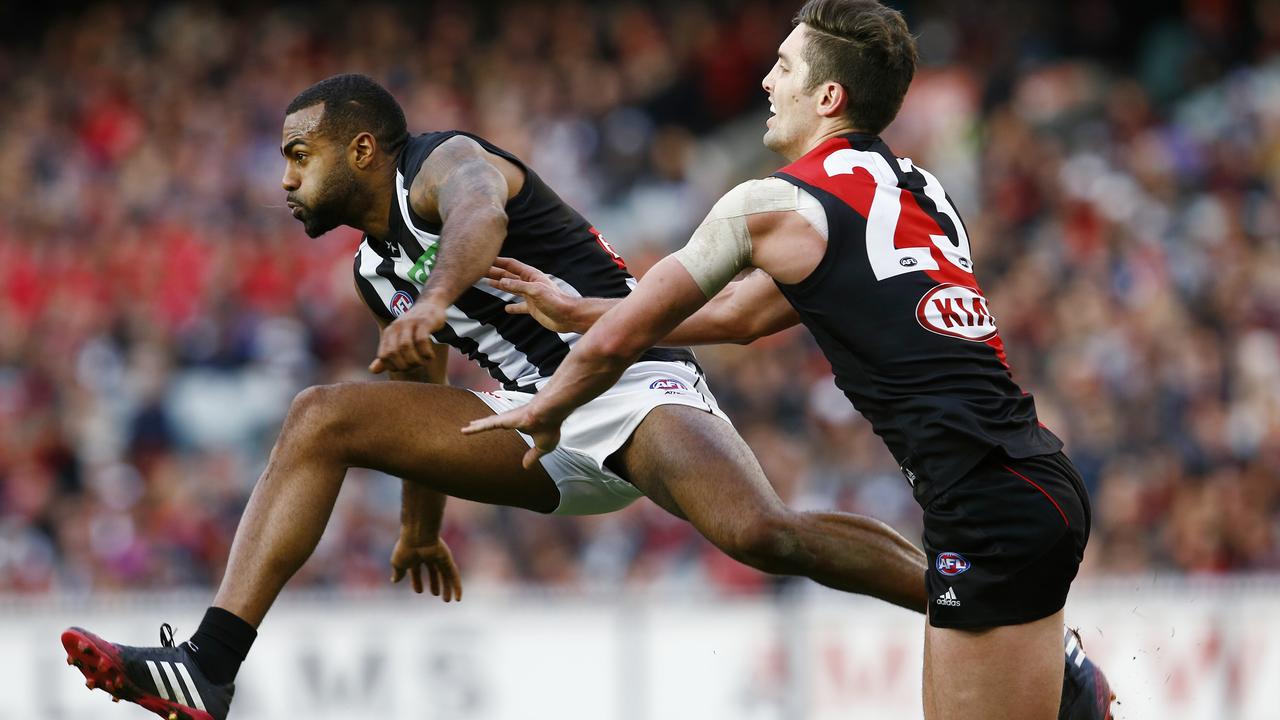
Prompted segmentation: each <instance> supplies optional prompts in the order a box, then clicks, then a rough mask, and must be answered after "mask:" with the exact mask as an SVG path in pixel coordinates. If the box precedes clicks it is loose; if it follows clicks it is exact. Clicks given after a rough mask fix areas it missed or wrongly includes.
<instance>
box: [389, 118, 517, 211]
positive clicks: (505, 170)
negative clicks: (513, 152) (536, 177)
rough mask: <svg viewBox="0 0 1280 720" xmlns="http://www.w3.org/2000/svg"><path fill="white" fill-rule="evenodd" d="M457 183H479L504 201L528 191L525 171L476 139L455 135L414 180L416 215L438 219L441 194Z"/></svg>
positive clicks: (411, 194)
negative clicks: (525, 186) (446, 187)
mask: <svg viewBox="0 0 1280 720" xmlns="http://www.w3.org/2000/svg"><path fill="white" fill-rule="evenodd" d="M495 171H496V172H495ZM455 181H461V182H464V183H467V184H468V185H470V184H471V183H472V182H476V181H478V184H479V185H480V186H487V187H491V188H493V189H494V190H495V191H502V192H504V193H505V195H506V197H505V198H504V200H509V199H511V198H513V197H515V196H516V194H517V193H519V192H520V190H521V188H523V187H524V170H523V169H521V168H520V167H519V166H518V165H516V164H515V163H513V162H511V161H510V160H507V159H506V158H504V157H502V156H500V155H495V154H493V153H491V152H489V151H488V150H486V149H485V148H484V146H483V145H481V144H480V143H478V142H476V141H475V139H473V138H470V137H467V136H466V135H454V136H453V137H451V138H449V139H448V140H445V141H444V142H442V143H440V145H439V146H438V147H437V148H436V149H435V150H432V151H431V154H430V155H428V156H427V158H426V159H425V160H423V162H422V168H421V169H420V170H419V171H418V174H417V176H416V177H414V179H413V185H412V187H410V188H409V201H410V203H411V204H412V206H413V210H414V212H416V213H418V215H420V216H422V217H425V218H435V217H438V216H439V199H440V190H441V189H442V188H443V187H444V186H445V185H446V184H447V183H450V182H455ZM501 185H505V187H499V186H501Z"/></svg>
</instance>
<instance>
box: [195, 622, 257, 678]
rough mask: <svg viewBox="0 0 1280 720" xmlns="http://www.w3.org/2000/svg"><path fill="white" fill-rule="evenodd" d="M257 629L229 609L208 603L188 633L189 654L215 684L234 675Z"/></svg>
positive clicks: (245, 655)
mask: <svg viewBox="0 0 1280 720" xmlns="http://www.w3.org/2000/svg"><path fill="white" fill-rule="evenodd" d="M256 637H258V631H257V630H255V629H254V628H253V626H252V625H250V624H249V623H247V622H245V621H244V620H241V619H240V618H239V617H237V616H235V615H234V614H232V613H229V612H227V611H226V610H223V609H222V608H218V607H211V608H209V609H208V610H206V611H205V613H204V620H201V621H200V627H199V628H197V629H196V632H195V634H194V635H192V636H191V640H190V644H191V646H192V648H191V649H192V656H193V657H194V659H195V661H196V664H197V665H199V666H200V671H201V672H203V673H204V676H205V677H206V678H208V679H209V682H212V683H214V684H216V685H226V684H227V683H229V682H231V681H232V680H235V679H236V673H238V672H240V663H242V662H244V659H245V658H246V657H248V656H249V648H250V647H252V646H253V640H254V638H256Z"/></svg>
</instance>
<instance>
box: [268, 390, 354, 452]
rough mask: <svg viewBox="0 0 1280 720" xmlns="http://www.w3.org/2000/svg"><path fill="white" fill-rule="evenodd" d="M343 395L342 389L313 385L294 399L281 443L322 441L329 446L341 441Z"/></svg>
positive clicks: (286, 418)
mask: <svg viewBox="0 0 1280 720" xmlns="http://www.w3.org/2000/svg"><path fill="white" fill-rule="evenodd" d="M342 392H343V391H342V386H340V385H313V386H311V387H309V388H306V389H305V390H303V391H302V392H300V393H298V394H297V395H296V396H294V398H293V403H291V404H290V405H289V414H288V415H287V416H286V417H285V421H284V427H283V429H282V430H281V432H280V440H281V441H286V440H288V441H296V442H307V441H310V440H317V439H323V440H324V441H325V442H326V443H329V442H333V441H336V440H338V439H341V438H342V436H343V429H342V424H343V421H342V414H341V413H340V412H338V409H339V407H340V405H341V397H340V396H341V394H342Z"/></svg>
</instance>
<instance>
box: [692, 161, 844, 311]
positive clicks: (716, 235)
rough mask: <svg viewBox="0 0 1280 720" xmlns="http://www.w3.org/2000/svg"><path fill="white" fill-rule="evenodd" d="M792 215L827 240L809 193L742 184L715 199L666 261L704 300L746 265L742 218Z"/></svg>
mask: <svg viewBox="0 0 1280 720" xmlns="http://www.w3.org/2000/svg"><path fill="white" fill-rule="evenodd" d="M791 210H795V211H798V212H799V213H800V215H801V216H803V217H804V218H805V219H806V220H808V221H809V223H810V224H811V225H813V227H814V229H815V230H817V231H818V232H819V233H820V234H821V235H822V237H823V238H826V237H827V216H826V213H825V212H823V210H822V205H821V204H820V203H819V202H818V201H817V200H816V199H815V198H814V197H813V196H812V195H810V194H809V193H807V192H804V191H803V190H801V189H800V188H798V187H796V186H795V185H792V184H791V183H789V182H787V181H785V180H782V179H780V178H772V177H771V178H765V179H763V180H748V181H747V182H744V183H742V184H741V185H739V186H737V187H735V188H734V189H732V190H730V191H729V192H727V193H725V194H724V197H722V198H720V200H719V202H717V203H716V204H715V206H714V207H712V208H711V212H709V213H707V217H706V219H704V220H703V221H702V224H701V225H699V226H698V229H697V230H695V231H694V232H693V236H692V237H690V238H689V243H688V244H687V245H685V246H684V247H683V248H681V249H680V250H678V251H676V253H675V254H674V255H673V256H672V257H674V258H675V259H676V260H677V261H678V262H679V263H680V264H681V265H683V266H684V269H685V270H688V271H689V274H690V275H692V276H693V279H694V281H695V282H696V283H698V288H699V289H701V290H702V294H703V295H706V296H707V297H713V296H714V295H715V294H716V293H718V292H720V291H721V290H723V289H724V286H725V285H728V284H729V281H730V280H733V278H734V276H735V275H737V274H738V273H739V272H740V271H741V270H742V269H743V268H745V267H748V266H750V265H751V233H749V232H748V231H747V216H749V215H758V214H760V213H769V212H787V211H791Z"/></svg>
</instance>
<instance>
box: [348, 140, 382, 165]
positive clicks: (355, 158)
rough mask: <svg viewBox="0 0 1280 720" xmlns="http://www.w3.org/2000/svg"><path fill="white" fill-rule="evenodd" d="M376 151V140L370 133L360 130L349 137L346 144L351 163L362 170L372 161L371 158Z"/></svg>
mask: <svg viewBox="0 0 1280 720" xmlns="http://www.w3.org/2000/svg"><path fill="white" fill-rule="evenodd" d="M377 151H378V140H377V138H375V137H374V136H373V134H372V133H367V132H362V133H360V134H358V135H356V136H355V137H354V138H352V139H351V144H350V145H348V146H347V156H348V157H349V158H350V159H351V163H352V164H353V165H355V166H356V167H358V168H360V169H361V170H364V169H366V168H368V167H369V165H370V164H372V163H373V158H374V156H375V155H376V154H377Z"/></svg>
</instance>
